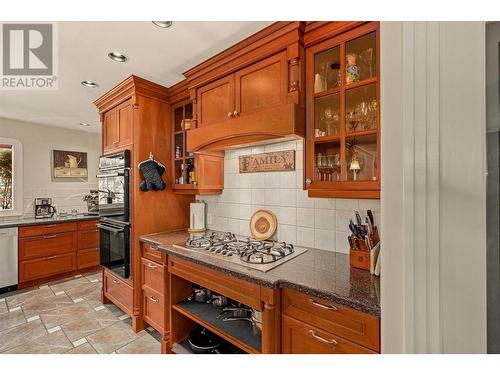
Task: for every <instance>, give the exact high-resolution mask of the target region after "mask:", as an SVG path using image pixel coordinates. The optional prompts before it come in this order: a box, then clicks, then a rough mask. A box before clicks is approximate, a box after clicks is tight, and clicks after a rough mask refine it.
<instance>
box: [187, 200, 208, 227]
mask: <svg viewBox="0 0 500 375" xmlns="http://www.w3.org/2000/svg"><path fill="white" fill-rule="evenodd" d="M205 209H206V204H205V202H203V201H198V200H197V201H196V202H194V203H191V204H190V205H189V211H190V212H189V218H190V219H189V229H188V232H189V233H204V232H206V230H207V228H206V226H205Z"/></svg>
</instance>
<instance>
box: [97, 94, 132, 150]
mask: <svg viewBox="0 0 500 375" xmlns="http://www.w3.org/2000/svg"><path fill="white" fill-rule="evenodd" d="M132 131H133V106H132V101H131V100H127V101H125V102H124V103H121V104H119V105H117V106H116V107H114V108H111V109H109V110H108V111H106V112H105V113H104V114H103V133H102V140H103V141H102V143H103V151H104V153H109V152H116V151H120V150H124V149H126V148H127V146H130V144H131V143H132Z"/></svg>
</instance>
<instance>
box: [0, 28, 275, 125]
mask: <svg viewBox="0 0 500 375" xmlns="http://www.w3.org/2000/svg"><path fill="white" fill-rule="evenodd" d="M270 23H271V22H181V21H179V22H174V24H173V26H172V27H171V28H168V29H162V28H160V27H157V26H155V25H153V23H151V22H59V23H58V35H59V43H58V46H59V47H58V48H59V52H58V55H59V72H58V80H59V89H58V90H54V91H48V90H47V91H33V90H31V91H2V90H0V117H6V118H12V119H16V120H23V121H30V122H35V123H40V124H47V125H53V126H59V127H64V128H71V129H78V130H85V131H89V132H94V133H98V132H100V129H101V126H100V123H99V117H98V114H97V109H96V107H95V106H94V105H93V104H92V103H93V101H94V100H95V99H97V98H98V97H99V96H101V95H102V94H104V93H105V92H106V91H108V90H109V89H111V88H112V87H113V86H115V85H116V84H118V83H119V82H120V81H122V80H123V79H125V78H127V77H128V76H130V75H131V74H135V75H138V76H140V77H143V78H146V79H148V80H151V81H153V82H157V83H159V84H161V85H164V86H171V85H173V84H175V83H177V82H179V81H180V80H182V79H183V76H182V72H184V71H186V70H187V69H189V68H191V67H193V66H195V65H197V64H198V63H200V62H202V61H204V60H206V59H207V58H209V57H211V56H213V55H214V54H216V53H218V52H220V51H222V50H224V49H226V48H227V47H230V46H231V45H233V44H235V43H236V42H238V41H240V40H242V39H244V38H246V37H247V36H249V35H251V34H253V33H255V32H256V31H258V30H261V29H262V28H264V27H265V26H267V25H269V24H270ZM111 51H117V52H121V53H123V54H125V55H126V56H128V58H129V59H128V61H126V62H125V63H119V62H115V61H112V60H111V59H109V58H108V56H107V54H108V52H111ZM83 80H89V81H93V82H96V83H97V84H98V85H99V86H98V87H97V88H86V87H84V86H82V85H81V84H80V82H81V81H83ZM80 122H86V123H89V124H91V126H90V127H82V126H80V125H79V123H80Z"/></svg>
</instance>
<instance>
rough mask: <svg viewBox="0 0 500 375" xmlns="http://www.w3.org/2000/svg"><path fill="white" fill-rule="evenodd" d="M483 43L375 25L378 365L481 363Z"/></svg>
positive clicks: (455, 30) (443, 27)
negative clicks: (405, 360) (403, 357)
mask: <svg viewBox="0 0 500 375" xmlns="http://www.w3.org/2000/svg"><path fill="white" fill-rule="evenodd" d="M484 43H485V39H484V23H483V22H382V26H381V68H382V71H381V78H382V84H381V92H382V98H381V100H382V103H390V105H388V104H385V105H384V104H382V106H381V107H382V165H383V168H382V199H381V203H382V204H381V210H382V226H383V227H384V228H386V229H387V228H390V230H385V231H384V232H382V243H383V244H384V247H383V250H384V253H383V258H382V269H383V272H382V275H381V291H382V301H381V302H382V350H383V352H385V353H484V352H486V229H485V228H486V225H485V217H486V209H485V207H486V206H485V196H486V192H485V162H484V160H485V82H484V73H485V60H484V56H485V54H484V52H485V51H484V45H485V44H484ZM464 46H467V47H466V48H464Z"/></svg>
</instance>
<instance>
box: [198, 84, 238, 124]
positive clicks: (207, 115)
mask: <svg viewBox="0 0 500 375" xmlns="http://www.w3.org/2000/svg"><path fill="white" fill-rule="evenodd" d="M197 96H198V98H197V99H198V100H197V101H198V117H197V121H198V127H202V126H207V125H212V124H217V123H220V122H223V121H226V120H227V119H228V118H231V117H232V115H233V111H234V107H235V106H234V75H229V76H227V77H223V78H221V79H219V80H217V81H215V82H212V83H209V84H208V85H206V86H203V87H201V88H200V89H198V90H197Z"/></svg>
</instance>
